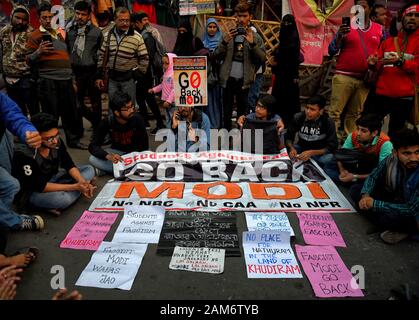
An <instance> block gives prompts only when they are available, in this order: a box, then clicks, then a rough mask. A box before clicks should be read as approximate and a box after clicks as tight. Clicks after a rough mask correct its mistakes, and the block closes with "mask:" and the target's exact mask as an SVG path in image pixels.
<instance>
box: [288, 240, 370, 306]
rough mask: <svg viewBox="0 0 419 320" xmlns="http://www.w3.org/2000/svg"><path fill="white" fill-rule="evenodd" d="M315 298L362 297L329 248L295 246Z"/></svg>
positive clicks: (353, 281)
mask: <svg viewBox="0 0 419 320" xmlns="http://www.w3.org/2000/svg"><path fill="white" fill-rule="evenodd" d="M295 250H296V252H297V256H298V259H299V260H300V262H301V265H302V266H303V270H304V272H305V273H306V275H307V277H308V279H309V280H310V283H311V286H312V287H313V290H314V293H315V295H316V297H320V298H335V297H338V298H342V297H363V296H364V294H363V293H362V291H361V289H360V288H359V286H358V284H357V283H356V281H355V279H354V278H353V277H352V274H351V272H350V271H349V270H348V268H346V266H345V264H344V263H343V261H342V259H341V258H340V256H339V254H338V252H337V251H336V249H335V248H334V247H331V246H299V245H296V246H295Z"/></svg>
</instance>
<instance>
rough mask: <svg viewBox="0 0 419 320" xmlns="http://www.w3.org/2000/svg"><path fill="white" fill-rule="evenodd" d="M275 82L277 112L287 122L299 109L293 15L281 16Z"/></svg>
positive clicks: (297, 66)
mask: <svg viewBox="0 0 419 320" xmlns="http://www.w3.org/2000/svg"><path fill="white" fill-rule="evenodd" d="M274 63H275V65H274V68H272V71H273V73H274V74H275V84H274V86H273V88H272V95H273V96H274V97H275V99H276V101H277V102H278V104H277V106H278V109H277V110H276V113H277V114H280V115H281V117H282V118H283V120H284V122H285V124H286V125H287V124H289V123H290V121H291V120H292V117H293V116H294V114H296V113H298V112H300V111H301V106H300V89H299V85H298V82H299V81H298V68H299V65H300V37H299V35H298V30H297V25H296V23H295V19H294V16H293V15H291V14H287V15H285V16H284V17H283V19H282V22H281V29H280V38H279V48H278V49H277V50H276V51H275V54H274Z"/></svg>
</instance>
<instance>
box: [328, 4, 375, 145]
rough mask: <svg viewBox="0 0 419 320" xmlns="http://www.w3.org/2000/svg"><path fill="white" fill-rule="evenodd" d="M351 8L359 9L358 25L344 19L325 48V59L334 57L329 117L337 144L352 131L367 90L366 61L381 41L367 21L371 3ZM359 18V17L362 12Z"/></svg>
mask: <svg viewBox="0 0 419 320" xmlns="http://www.w3.org/2000/svg"><path fill="white" fill-rule="evenodd" d="M355 5H358V6H361V7H362V8H363V17H362V16H361V17H356V18H357V20H356V21H358V19H359V20H360V21H361V22H359V23H358V22H357V23H352V24H351V22H350V18H349V17H344V18H343V19H342V22H343V24H342V25H341V26H340V28H339V30H338V32H337V34H336V36H335V38H334V39H333V41H332V42H331V43H330V45H329V55H330V56H335V55H338V57H337V62H336V73H335V76H334V77H333V80H332V95H331V97H330V108H329V115H330V118H331V119H332V120H333V121H334V122H335V126H336V132H337V135H338V139H339V140H341V142H343V141H344V139H345V138H346V137H347V136H348V135H349V134H351V132H352V131H354V130H355V129H356V125H355V121H356V119H358V117H359V115H360V113H361V111H362V108H363V105H364V102H365V100H366V98H367V95H368V92H369V87H368V86H367V85H366V83H365V82H364V79H365V76H366V74H367V72H368V63H367V59H368V57H369V56H370V55H371V54H373V53H374V52H376V50H377V49H378V47H379V45H380V41H381V39H382V38H383V27H382V26H381V25H379V24H378V23H375V22H372V21H371V20H370V18H369V15H370V12H371V10H372V8H373V5H374V1H373V0H368V1H367V0H355ZM359 14H360V15H362V10H360V13H359ZM362 18H363V19H362ZM362 20H363V21H364V23H362ZM345 108H347V112H346V116H345V122H344V132H343V133H341V132H339V128H340V124H341V123H340V116H341V114H342V112H343V110H344V109H345Z"/></svg>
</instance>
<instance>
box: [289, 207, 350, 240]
mask: <svg viewBox="0 0 419 320" xmlns="http://www.w3.org/2000/svg"><path fill="white" fill-rule="evenodd" d="M297 216H298V219H299V220H300V229H301V233H302V234H303V236H304V241H305V242H306V243H307V244H313V245H320V246H334V247H346V244H345V241H344V240H343V238H342V235H341V233H340V232H339V229H338V227H337V226H336V223H335V221H333V217H332V215H331V214H330V213H328V212H320V211H319V212H298V213H297Z"/></svg>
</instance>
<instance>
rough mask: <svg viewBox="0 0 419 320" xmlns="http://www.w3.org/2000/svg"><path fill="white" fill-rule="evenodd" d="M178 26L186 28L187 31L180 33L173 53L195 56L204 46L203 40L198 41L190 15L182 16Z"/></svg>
mask: <svg viewBox="0 0 419 320" xmlns="http://www.w3.org/2000/svg"><path fill="white" fill-rule="evenodd" d="M178 28H185V29H186V32H185V33H178V36H177V38H176V43H175V47H174V49H173V53H175V54H176V55H178V56H193V55H194V53H195V52H197V51H198V50H200V49H202V48H203V46H204V45H203V44H202V41H197V38H195V37H194V35H193V33H192V25H191V22H190V20H189V17H188V16H184V17H181V19H180V21H179V26H178Z"/></svg>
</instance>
